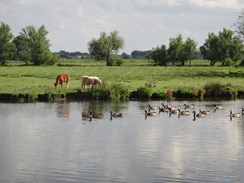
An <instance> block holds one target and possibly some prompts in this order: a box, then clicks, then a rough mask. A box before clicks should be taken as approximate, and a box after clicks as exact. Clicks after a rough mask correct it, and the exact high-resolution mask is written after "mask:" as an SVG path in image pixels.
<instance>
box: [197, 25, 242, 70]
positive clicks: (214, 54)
mask: <svg viewBox="0 0 244 183" xmlns="http://www.w3.org/2000/svg"><path fill="white" fill-rule="evenodd" d="M200 51H201V53H202V55H203V56H204V58H205V59H208V60H210V65H212V66H213V65H214V64H215V63H216V62H217V61H219V62H221V63H222V66H223V65H225V61H226V59H227V58H229V59H232V60H233V61H234V62H236V61H237V60H239V59H241V58H242V56H243V43H242V42H241V40H240V39H239V38H238V37H237V36H234V32H233V31H231V30H227V29H225V28H224V29H223V32H221V31H220V32H219V35H218V36H217V35H215V34H214V33H210V34H209V35H208V39H206V40H205V43H204V45H203V46H201V47H200Z"/></svg>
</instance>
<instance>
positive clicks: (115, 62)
mask: <svg viewBox="0 0 244 183" xmlns="http://www.w3.org/2000/svg"><path fill="white" fill-rule="evenodd" d="M123 63H124V61H123V59H122V58H112V59H111V60H110V61H109V64H107V65H108V66H121V65H122V64H123Z"/></svg>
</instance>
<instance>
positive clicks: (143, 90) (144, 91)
mask: <svg viewBox="0 0 244 183" xmlns="http://www.w3.org/2000/svg"><path fill="white" fill-rule="evenodd" d="M151 96H152V91H151V89H150V88H148V87H140V88H138V89H137V90H136V91H133V92H131V94H130V98H135V99H150V97H151Z"/></svg>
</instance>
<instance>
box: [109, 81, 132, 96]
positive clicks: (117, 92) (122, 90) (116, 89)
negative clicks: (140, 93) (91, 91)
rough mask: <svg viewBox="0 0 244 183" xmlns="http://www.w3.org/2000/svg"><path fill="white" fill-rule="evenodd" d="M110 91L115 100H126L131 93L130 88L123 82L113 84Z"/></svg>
mask: <svg viewBox="0 0 244 183" xmlns="http://www.w3.org/2000/svg"><path fill="white" fill-rule="evenodd" d="M109 91H110V97H111V99H113V100H126V99H128V98H129V95H130V92H129V90H128V88H126V87H125V86H123V85H121V84H112V85H111V86H110V88H109Z"/></svg>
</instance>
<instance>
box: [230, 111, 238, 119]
mask: <svg viewBox="0 0 244 183" xmlns="http://www.w3.org/2000/svg"><path fill="white" fill-rule="evenodd" d="M230 117H233V118H239V117H240V113H232V110H230Z"/></svg>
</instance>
